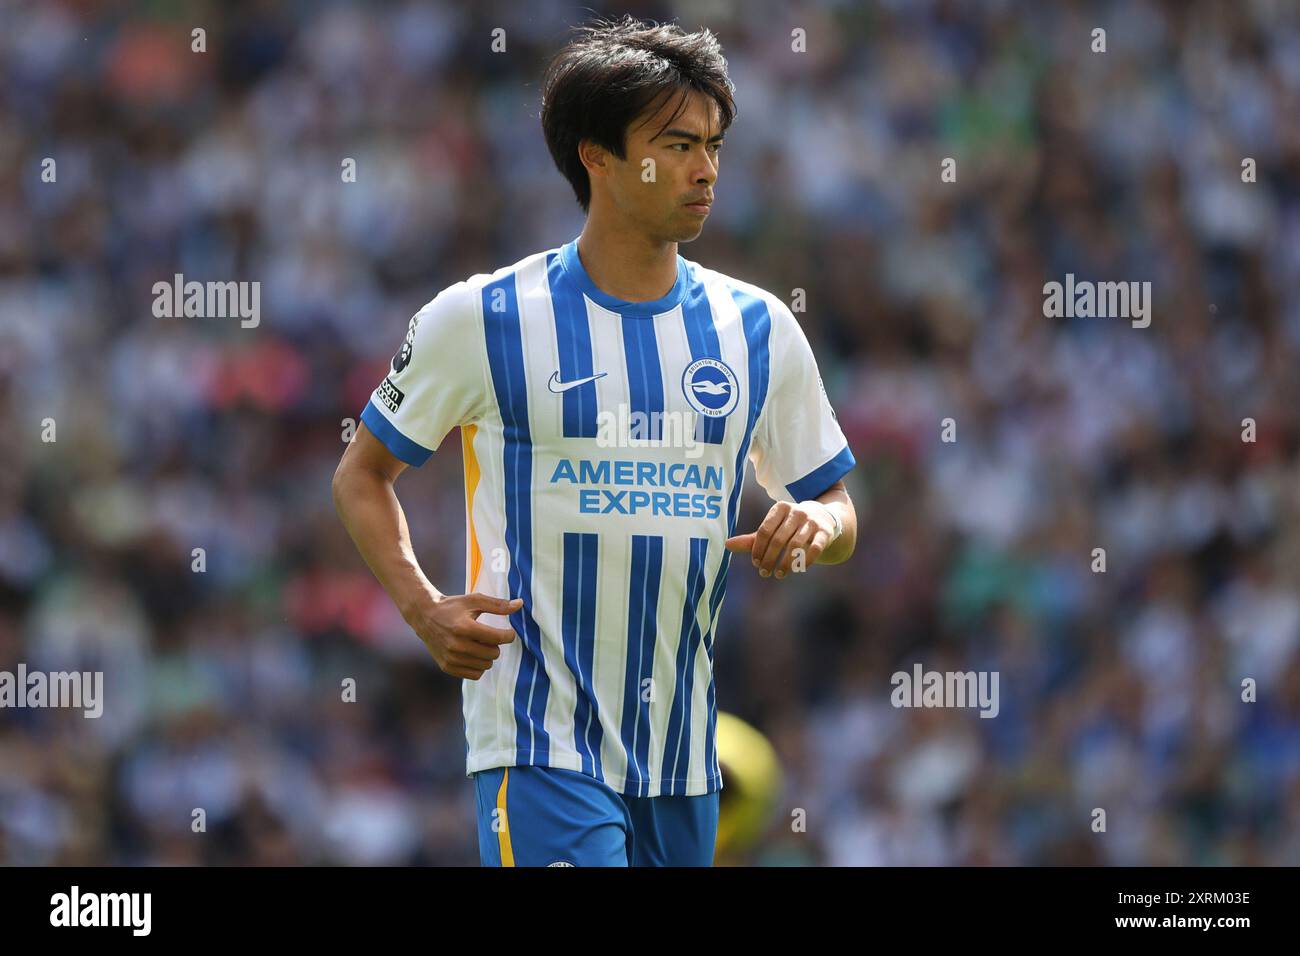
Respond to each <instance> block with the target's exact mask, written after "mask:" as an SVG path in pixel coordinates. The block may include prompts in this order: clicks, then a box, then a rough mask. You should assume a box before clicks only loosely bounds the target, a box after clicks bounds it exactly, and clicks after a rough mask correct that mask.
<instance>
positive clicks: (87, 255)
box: [0, 0, 1300, 865]
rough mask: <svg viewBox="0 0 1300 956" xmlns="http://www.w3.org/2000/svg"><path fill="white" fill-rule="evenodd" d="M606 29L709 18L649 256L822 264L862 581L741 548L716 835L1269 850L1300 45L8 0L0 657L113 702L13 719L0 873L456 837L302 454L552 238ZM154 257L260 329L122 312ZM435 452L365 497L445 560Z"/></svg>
mask: <svg viewBox="0 0 1300 956" xmlns="http://www.w3.org/2000/svg"><path fill="white" fill-rule="evenodd" d="M593 9H594V10H595V11H596V12H599V13H622V12H630V13H633V14H635V15H638V16H642V17H648V18H655V19H659V20H665V19H674V18H680V22H681V23H682V25H683V26H685V27H686V28H688V29H694V28H696V27H698V26H702V25H706V26H709V27H711V28H712V29H713V30H714V31H715V32H716V33H718V34H719V36H720V38H721V40H722V43H723V47H724V52H725V53H726V55H727V57H728V60H729V63H730V65H731V70H732V77H733V80H734V81H735V83H736V86H737V90H738V104H739V118H738V121H737V123H736V125H735V126H734V127H733V128H732V130H731V131H730V133H729V135H728V142H727V146H726V148H725V150H724V152H723V160H722V169H721V177H720V179H719V182H718V184H717V188H716V192H717V200H718V201H717V204H716V205H715V207H714V211H713V214H712V215H711V216H710V218H709V221H708V223H707V225H706V227H705V230H704V233H703V235H702V236H701V238H700V239H699V240H698V241H696V242H694V243H691V244H689V245H686V246H683V247H682V250H681V251H682V253H683V254H684V255H686V256H687V257H688V258H691V259H694V260H697V261H700V262H702V263H705V264H707V265H709V266H710V267H712V268H716V269H719V270H721V271H723V272H727V273H730V274H733V275H736V276H738V277H741V278H744V279H747V280H750V281H753V282H756V283H759V284H760V285H763V286H764V287H766V288H769V289H772V290H773V291H775V292H776V293H777V294H778V295H782V296H783V297H786V298H787V301H788V300H789V297H790V295H791V294H792V290H794V289H796V288H799V289H804V290H806V295H807V311H806V312H803V313H801V314H799V318H800V320H801V321H802V323H803V325H804V328H805V329H806V331H807V333H808V335H809V338H810V339H811V340H812V342H813V346H814V349H815V351H816V353H817V355H818V358H819V360H820V362H821V367H822V371H823V377H824V379H825V384H826V388H827V390H828V392H829V393H830V395H831V398H832V401H833V402H834V403H835V405H836V408H837V410H838V413H839V419H840V421H841V423H842V425H843V427H844V430H845V432H846V433H847V434H848V436H849V439H850V442H851V444H852V447H853V449H854V452H855V453H856V455H857V458H858V461H859V463H860V467H859V468H858V469H857V470H856V472H855V474H854V476H853V480H854V482H855V483H854V485H853V492H854V495H855V499H856V500H857V502H858V505H859V509H860V511H859V513H860V516H861V518H862V522H863V524H862V531H861V534H860V537H859V541H858V546H857V553H856V554H855V556H854V557H853V559H852V560H851V561H849V562H848V563H846V564H844V565H841V566H836V567H823V568H816V569H815V570H814V573H810V574H809V575H807V576H806V577H796V578H794V579H791V580H789V581H787V582H775V581H771V580H769V581H763V580H760V579H759V578H758V577H757V576H756V575H754V574H752V573H748V572H749V569H748V568H747V567H746V566H744V565H738V566H737V567H736V568H734V569H733V574H732V577H731V584H730V591H729V594H728V597H727V600H726V602H725V605H724V619H723V622H722V625H721V626H720V630H719V635H718V642H717V669H718V684H719V706H720V708H721V709H723V710H726V711H730V712H733V713H735V714H738V715H740V716H741V717H743V718H744V719H746V720H748V721H750V722H751V723H753V724H754V725H755V726H757V727H758V728H760V729H761V730H762V731H763V732H764V733H765V734H767V735H768V736H769V737H770V739H771V740H772V741H773V743H774V744H775V746H776V748H777V750H778V752H779V754H780V756H781V759H782V762H783V764H784V766H785V770H786V781H785V790H784V791H783V793H782V794H781V797H780V814H781V815H780V816H779V817H778V818H777V820H776V821H775V823H774V825H773V827H772V829H771V831H770V832H769V834H768V835H767V836H766V837H765V838H764V839H763V840H762V841H761V842H760V844H759V845H758V846H757V847H756V848H755V849H754V850H753V852H752V853H750V854H749V855H748V856H746V858H745V859H747V860H749V861H752V862H757V863H763V864H783V863H784V864H830V865H842V864H936V865H948V864H1048V863H1050V864H1060V863H1099V864H1140V863H1141V864H1172V863H1189V864H1239V863H1263V864H1282V863H1290V864H1294V863H1297V862H1300V655H1298V654H1297V644H1298V642H1300V600H1298V599H1297V593H1296V584H1297V576H1298V575H1300V560H1298V559H1300V533H1298V532H1297V528H1298V527H1300V525H1297V522H1296V513H1297V509H1298V508H1300V496H1298V492H1300V482H1298V481H1297V477H1300V476H1298V474H1297V464H1298V462H1297V449H1298V447H1300V421H1298V414H1300V413H1298V410H1300V394H1298V393H1297V384H1296V383H1297V379H1298V377H1297V374H1296V359H1297V353H1298V352H1300V285H1298V284H1297V276H1300V195H1298V192H1297V184H1298V183H1300V123H1297V118H1300V29H1298V24H1297V15H1296V6H1295V5H1294V4H1290V3H1281V2H1276V3H1269V2H1245V0H1243V2H1235V3H1227V2H1223V3H1207V2H1189V3H1183V2H1155V0H1139V2H1124V3H1093V4H1085V3H1059V4H1057V3H1054V4H1038V3H1029V2H1025V3H1011V2H987V3H980V4H971V3H957V2H937V0H906V2H902V0H897V2H865V0H863V2H847V0H846V2H834V0H825V2H805V3H796V4H789V3H762V2H756V3H750V2H746V3H743V4H742V3H734V2H729V0H705V2H701V0H694V2H690V3H682V4H673V3H626V4H623V5H621V6H619V7H617V8H607V7H603V6H596V7H591V8H588V7H583V6H580V5H578V4H572V3H561V2H536V3H534V2H529V3H491V2H488V3H475V4H455V3H450V2H427V0H421V2H410V3H376V4H365V5H364V6H363V5H361V4H356V5H346V4H341V3H305V2H303V3H284V4H276V3H258V2H245V3H216V2H212V3H193V4H174V3H166V2H142V3H134V4H115V3H101V2H91V0H84V2H75V3H73V2H42V3H30V4H24V3H18V4H14V3H5V4H3V5H0V422H3V428H4V438H5V441H4V452H3V459H4V464H3V467H2V468H0V669H6V670H10V671H13V670H14V669H15V668H16V666H17V663H18V662H20V661H24V662H26V663H27V665H28V666H29V667H31V668H38V667H43V668H46V669H50V670H57V669H102V670H104V671H105V672H106V678H105V685H106V695H107V698H108V700H107V704H106V707H105V713H104V716H103V717H102V718H100V719H99V720H98V721H93V720H85V719H83V718H82V717H81V716H80V714H79V713H77V712H71V713H70V712H66V711H32V710H28V711H17V710H5V711H0V861H3V862H5V863H9V864H14V863H34V864H45V863H72V864H78V863H254V864H259V863H429V864H459V863H470V864H473V863H476V862H477V852H476V846H475V836H474V828H473V825H472V819H473V816H472V814H473V803H472V800H473V797H472V788H471V787H470V785H469V782H468V781H467V780H466V778H465V777H464V769H463V741H462V735H461V725H460V713H459V688H458V685H457V683H456V682H455V681H453V680H451V679H449V678H446V677H445V676H444V675H441V674H440V673H439V672H438V671H437V670H436V668H435V667H434V666H433V664H432V661H431V660H430V659H429V658H428V655H427V653H426V652H425V650H424V648H423V647H422V646H421V645H420V643H419V642H418V640H417V639H416V638H415V637H414V636H413V635H412V634H411V633H410V632H409V631H408V630H407V629H406V628H405V626H404V625H403V623H402V621H401V620H400V618H398V616H397V615H396V613H395V612H394V611H393V610H392V609H391V607H390V605H389V604H388V602H387V599H386V597H385V596H384V594H383V593H382V592H381V591H380V589H379V588H378V586H377V585H376V584H375V582H374V581H373V579H372V578H371V576H370V574H369V573H368V571H367V570H366V569H365V567H364V565H363V564H362V563H361V560H360V558H359V556H358V555H357V554H356V553H355V551H354V549H353V547H352V545H351V543H350V542H349V540H348V539H347V537H346V534H345V532H344V530H343V528H342V527H341V525H340V523H339V521H338V520H337V518H336V516H335V514H334V509H333V505H332V503H331V500H330V477H331V475H332V472H333V469H334V466H335V464H336V462H337V460H338V458H339V455H340V454H341V452H342V449H343V444H342V439H341V431H342V420H343V419H344V418H347V417H355V416H356V415H358V414H359V412H360V410H361V408H362V406H363V404H364V402H365V400H366V397H367V394H368V392H369V390H370V389H371V388H372V387H373V386H374V384H375V383H376V382H377V381H378V379H379V378H380V377H381V374H382V371H383V369H384V367H385V364H386V363H387V361H388V359H389V357H390V356H391V355H392V354H393V352H394V350H395V349H396V347H397V346H398V344H399V343H400V342H401V340H402V336H403V334H404V331H405V328H406V324H407V320H408V318H409V317H410V315H411V314H412V313H413V312H414V311H415V310H416V309H417V308H418V307H419V306H420V305H421V304H423V303H424V302H425V301H427V300H428V299H429V298H431V297H432V296H433V295H434V294H435V293H436V292H437V291H439V290H440V289H441V288H443V287H445V286H446V285H448V284H450V283H452V282H454V281H457V280H458V279H461V278H464V277H466V276H468V275H470V274H472V273H475V272H482V271H491V270H492V269H494V268H496V267H498V266H500V265H503V264H506V263H509V262H513V261H515V260H517V259H518V258H520V257H522V256H523V255H525V254H527V253H529V252H532V251H535V250H537V249H541V248H547V247H551V246H555V245H558V244H560V243H562V242H564V241H567V240H568V239H570V238H572V237H573V236H576V235H577V234H578V232H579V230H580V228H581V222H582V220H581V215H580V210H579V209H578V207H577V205H576V203H575V202H574V200H573V198H572V195H571V193H570V190H569V188H568V186H567V184H565V183H564V181H563V180H562V179H561V177H560V176H559V174H558V173H557V172H556V171H555V170H554V169H553V168H552V166H551V160H550V158H549V156H548V155H547V153H546V150H545V147H544V144H543V141H542V138H541V133H540V128H539V123H538V120H537V110H538V105H539V104H538V98H537V81H538V77H539V76H540V73H541V66H542V63H543V60H544V58H545V57H546V56H547V55H548V54H549V53H550V52H552V51H553V50H554V49H555V48H556V46H557V45H558V44H559V43H560V42H562V40H563V38H564V36H565V31H566V29H567V27H568V26H570V25H572V24H575V23H577V22H580V21H581V20H583V19H585V18H586V17H587V16H588V15H589V14H590V12H591V11H592V10H593ZM194 27H203V28H204V29H205V30H206V31H207V52H206V53H193V52H191V51H190V42H191V34H190V31H191V29H192V28H194ZM497 27H501V28H503V29H504V30H505V31H506V32H505V36H506V40H507V50H506V52H504V53H494V52H492V50H491V46H490V44H491V31H492V30H493V29H494V28H497ZM796 27H802V28H804V29H805V30H806V33H807V52H806V53H800V54H796V53H792V52H791V36H790V31H791V30H792V29H794V28H796ZM1096 27H1103V28H1105V29H1106V31H1107V51H1106V52H1105V53H1104V54H1102V53H1094V52H1092V50H1091V46H1092V33H1091V31H1092V30H1093V29H1094V28H1096ZM45 157H54V158H55V159H56V160H57V175H58V178H57V183H43V182H42V181H41V178H40V172H41V161H42V159H43V158H45ZM343 157H353V158H355V159H356V161H357V169H358V175H357V181H356V182H355V183H343V182H342V181H341V177H340V162H341V160H342V158H343ZM945 157H954V158H955V159H956V160H957V181H956V182H955V183H942V182H940V178H939V171H940V162H941V160H942V159H943V158H945ZM1244 157H1252V158H1253V159H1254V160H1255V161H1256V163H1257V177H1258V181H1257V182H1255V183H1249V184H1247V183H1243V182H1242V181H1241V162H1242V159H1243V158H1244ZM176 272H181V273H183V274H184V275H185V276H186V278H187V279H198V280H200V281H206V280H222V281H224V280H231V279H234V280H243V281H249V280H257V281H260V282H261V294H262V300H261V307H262V317H261V322H260V325H258V327H256V328H241V327H240V324H239V322H238V320H237V319H215V318H207V319H157V318H155V317H154V316H153V315H152V313H151V302H152V294H151V291H150V290H151V287H152V284H153V283H154V282H157V281H160V280H162V281H169V280H170V278H171V276H172V275H173V274H174V273H176ZM1067 272H1072V273H1074V274H1075V275H1076V276H1078V277H1080V278H1092V279H1099V280H1115V281H1143V280H1149V281H1151V282H1152V284H1153V289H1154V312H1153V321H1152V323H1151V326H1150V327H1149V328H1147V329H1135V328H1132V327H1130V325H1129V323H1128V322H1127V321H1124V320H1114V319H1111V320H1108V319H1073V320H1070V319H1048V318H1045V317H1044V316H1043V311H1042V299H1043V295H1042V285H1043V283H1044V282H1047V281H1051V280H1063V279H1064V276H1065V274H1066V273H1067ZM946 417H951V418H952V419H954V420H955V422H956V423H957V441H956V442H955V443H944V442H942V441H940V422H941V421H942V419H944V418H946ZM1245 417H1252V418H1254V419H1255V420H1256V422H1257V428H1258V440H1257V441H1256V442H1254V443H1245V442H1243V441H1242V439H1241V432H1242V419H1243V418H1245ZM46 418H53V419H54V420H55V421H56V422H57V429H58V431H57V441H56V442H54V443H46V442H43V441H42V440H41V429H42V426H41V422H42V420H43V419H46ZM460 468H461V462H460V457H459V442H458V441H456V440H455V436H454V435H453V436H450V437H449V438H448V439H447V440H446V441H445V443H444V445H443V449H442V450H441V451H439V452H438V453H436V454H435V455H434V457H433V458H432V459H431V461H430V462H429V464H427V465H426V466H425V467H424V468H423V469H422V470H420V471H415V472H412V473H410V474H408V475H407V476H406V477H404V478H403V479H402V481H401V483H400V485H399V489H400V491H401V495H402V500H403V502H404V504H405V507H406V510H407V514H408V515H409V517H410V519H411V524H412V533H413V535H414V539H415V544H416V547H417V550H418V553H419V555H420V558H421V560H422V561H423V563H424V566H425V568H426V570H427V571H428V573H429V575H430V577H431V579H432V580H434V582H435V583H437V584H438V586H439V587H441V588H442V589H444V590H450V591H458V590H460V589H461V587H462V585H463V560H464V559H463V553H464V552H463V547H464V531H463V524H464V511H463V508H464V501H463V495H462V484H461V471H460ZM764 507H765V501H764V499H763V498H762V496H761V491H760V490H759V489H758V488H757V486H756V485H754V484H752V476H751V485H750V488H749V490H748V492H747V496H746V499H745V511H744V514H743V516H742V520H741V525H742V526H745V525H752V524H754V523H756V522H757V520H758V519H759V517H760V516H761V515H762V513H763V510H764ZM195 547H203V548H205V549H206V556H207V570H206V573H202V574H197V573H192V572H191V549H192V548H195ZM1095 547H1104V548H1106V551H1107V570H1106V572H1105V573H1104V574H1094V573H1092V572H1091V570H1090V563H1091V560H1092V554H1091V552H1092V549H1093V548H1095ZM914 661H921V662H922V663H923V664H924V665H925V666H926V667H927V668H929V669H937V670H966V669H992V670H997V671H999V673H1000V675H1001V685H1000V690H1001V712H1000V714H999V716H998V717H997V718H996V719H993V720H981V719H979V718H978V717H977V716H976V714H975V712H973V711H961V710H900V709H894V708H893V707H891V706H890V704H889V692H890V689H891V688H890V684H889V676H890V674H891V673H892V672H894V671H895V670H899V669H910V667H911V665H912V663H913V662H914ZM346 677H352V678H354V679H355V680H356V681H357V688H358V701H357V702H356V703H345V702H343V701H341V700H340V682H341V681H342V680H343V679H344V678H346ZM1244 677H1252V678H1254V679H1255V680H1257V681H1258V688H1259V691H1258V693H1259V699H1258V701H1257V702H1256V703H1251V704H1247V703H1243V702H1242V701H1241V699H1240V692H1241V688H1240V682H1241V680H1242V678H1244ZM194 807H203V808H204V809H205V810H206V812H207V820H208V833H207V835H206V836H198V835H195V834H193V833H192V832H191V830H190V819H191V818H190V813H191V810H192V808H194ZM1093 807H1104V808H1106V810H1107V812H1108V827H1107V832H1106V833H1104V834H1098V833H1094V832H1092V830H1091V829H1090V823H1091V821H1092V817H1091V810H1092V808H1093ZM794 808H802V809H803V810H804V811H805V812H806V815H807V817H806V818H807V832H806V833H798V832H792V830H791V827H790V825H789V819H790V818H789V814H790V813H791V811H792V810H793V809H794Z"/></svg>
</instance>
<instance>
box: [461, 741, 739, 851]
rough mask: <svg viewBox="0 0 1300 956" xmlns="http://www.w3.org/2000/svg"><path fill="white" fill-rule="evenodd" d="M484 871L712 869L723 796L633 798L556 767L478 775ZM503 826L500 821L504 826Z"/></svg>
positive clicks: (505, 768)
mask: <svg viewBox="0 0 1300 956" xmlns="http://www.w3.org/2000/svg"><path fill="white" fill-rule="evenodd" d="M474 788H475V791H476V797H477V802H478V849H479V858H480V860H481V861H482V863H483V865H484V866H712V865H713V846H714V842H715V841H716V839H717V835H718V798H719V795H720V791H716V790H715V791H714V792H713V793H706V794H703V795H701V796H698V797H631V796H625V795H623V794H621V793H618V792H617V791H615V790H614V789H613V788H612V787H610V786H609V785H608V784H606V783H605V782H603V781H601V780H597V779H596V778H595V777H589V776H587V775H586V774H583V773H578V772H577V771H576V770H557V769H554V768H552V767H528V766H524V767H497V768H496V769H493V770H480V771H478V772H477V773H475V774H474ZM497 821H499V822H497Z"/></svg>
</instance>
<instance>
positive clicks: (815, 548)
mask: <svg viewBox="0 0 1300 956" xmlns="http://www.w3.org/2000/svg"><path fill="white" fill-rule="evenodd" d="M857 540H858V515H857V511H856V510H855V509H854V507H853V499H851V498H850V497H849V492H848V489H847V488H845V487H844V481H843V479H841V480H839V481H837V482H835V484H833V485H831V486H830V487H829V488H827V489H826V490H825V491H823V492H822V493H821V494H820V495H818V496H817V497H816V498H809V499H808V500H806V501H778V502H777V503H776V504H774V505H773V506H772V507H771V509H770V510H769V511H768V512H767V517H765V518H764V519H763V522H762V524H760V525H759V526H758V530H757V531H754V532H751V533H750V534H738V535H735V536H734V537H731V538H728V539H727V542H726V544H727V550H729V551H734V552H743V551H748V552H749V554H750V556H751V558H752V560H753V563H754V567H756V568H758V569H759V570H758V573H759V574H760V575H761V576H763V577H768V576H770V575H772V574H775V575H776V577H777V578H778V579H780V578H784V577H785V576H786V575H787V574H790V573H791V572H792V571H802V570H806V569H807V567H808V565H810V564H839V563H840V562H842V561H846V560H848V558H849V556H850V555H851V554H853V549H854V547H855V546H856V545H857Z"/></svg>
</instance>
